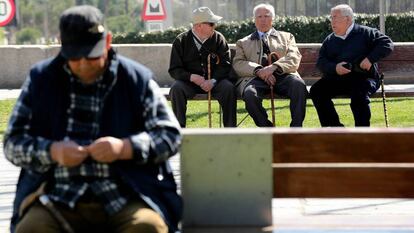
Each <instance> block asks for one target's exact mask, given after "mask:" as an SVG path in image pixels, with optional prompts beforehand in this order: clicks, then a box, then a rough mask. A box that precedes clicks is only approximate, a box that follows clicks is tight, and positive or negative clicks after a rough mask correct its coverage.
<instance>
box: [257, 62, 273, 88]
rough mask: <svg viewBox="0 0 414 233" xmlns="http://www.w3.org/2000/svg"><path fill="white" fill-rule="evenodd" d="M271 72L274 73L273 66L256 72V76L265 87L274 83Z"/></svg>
mask: <svg viewBox="0 0 414 233" xmlns="http://www.w3.org/2000/svg"><path fill="white" fill-rule="evenodd" d="M273 72H275V67H274V66H273V65H269V66H266V67H263V68H262V69H260V70H259V71H257V72H256V75H257V77H259V78H261V79H262V80H263V81H265V82H266V83H267V85H269V86H273V85H275V83H276V77H275V76H274V75H273Z"/></svg>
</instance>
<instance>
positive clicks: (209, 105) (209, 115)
mask: <svg viewBox="0 0 414 233" xmlns="http://www.w3.org/2000/svg"><path fill="white" fill-rule="evenodd" d="M211 57H213V58H217V60H216V64H219V63H220V59H219V56H217V55H216V54H214V53H209V54H208V56H207V80H208V81H210V80H211ZM207 101H208V127H209V128H211V127H212V126H211V90H210V91H208V93H207Z"/></svg>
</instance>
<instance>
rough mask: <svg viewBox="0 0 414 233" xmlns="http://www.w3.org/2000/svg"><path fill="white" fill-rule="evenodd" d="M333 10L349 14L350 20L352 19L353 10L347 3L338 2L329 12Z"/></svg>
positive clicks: (345, 14) (343, 14)
mask: <svg viewBox="0 0 414 233" xmlns="http://www.w3.org/2000/svg"><path fill="white" fill-rule="evenodd" d="M333 11H340V12H341V15H342V16H349V17H351V19H352V21H354V11H353V10H352V8H351V7H350V6H349V5H347V4H340V5H337V6H334V7H332V8H331V13H332V12H333Z"/></svg>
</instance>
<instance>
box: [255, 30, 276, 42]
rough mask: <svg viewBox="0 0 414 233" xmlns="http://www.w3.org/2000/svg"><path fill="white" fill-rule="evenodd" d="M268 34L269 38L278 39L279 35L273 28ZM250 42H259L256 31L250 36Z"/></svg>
mask: <svg viewBox="0 0 414 233" xmlns="http://www.w3.org/2000/svg"><path fill="white" fill-rule="evenodd" d="M268 34H269V37H278V36H279V35H280V33H279V32H278V31H277V30H276V29H274V28H271V29H270V31H269V32H268ZM250 40H260V35H259V32H258V31H257V30H256V31H255V32H253V33H252V34H251V35H250Z"/></svg>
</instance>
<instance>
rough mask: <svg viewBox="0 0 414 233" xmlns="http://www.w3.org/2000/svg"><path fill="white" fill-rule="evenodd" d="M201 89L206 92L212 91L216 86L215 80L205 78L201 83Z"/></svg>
mask: <svg viewBox="0 0 414 233" xmlns="http://www.w3.org/2000/svg"><path fill="white" fill-rule="evenodd" d="M200 87H201V89H203V90H204V91H205V92H209V91H211V89H213V87H214V82H213V80H205V81H204V82H203V83H202V84H201V85H200Z"/></svg>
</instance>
